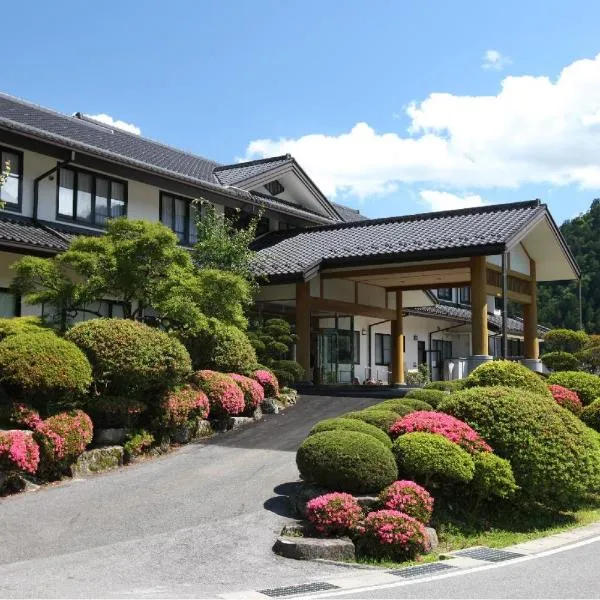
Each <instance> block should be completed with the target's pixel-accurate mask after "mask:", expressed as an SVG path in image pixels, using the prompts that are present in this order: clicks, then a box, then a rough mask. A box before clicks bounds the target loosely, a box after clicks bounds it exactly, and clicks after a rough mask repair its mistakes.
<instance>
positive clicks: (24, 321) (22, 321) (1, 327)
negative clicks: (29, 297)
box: [0, 317, 52, 340]
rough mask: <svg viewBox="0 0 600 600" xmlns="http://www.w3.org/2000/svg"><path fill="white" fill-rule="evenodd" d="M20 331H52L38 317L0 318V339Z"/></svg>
mask: <svg viewBox="0 0 600 600" xmlns="http://www.w3.org/2000/svg"><path fill="white" fill-rule="evenodd" d="M20 333H52V330H51V329H50V328H48V327H46V326H45V325H44V324H43V322H42V320H41V319H40V318H39V317H12V318H11V319H0V340H3V339H4V338H7V337H8V336H10V335H17V334H20Z"/></svg>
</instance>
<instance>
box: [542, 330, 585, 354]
mask: <svg viewBox="0 0 600 600" xmlns="http://www.w3.org/2000/svg"><path fill="white" fill-rule="evenodd" d="M588 341H589V336H588V334H587V333H586V332H585V331H574V330H573V329H552V330H551V331H549V332H548V333H547V334H546V335H545V336H544V350H545V351H547V352H570V353H571V354H574V353H576V352H579V351H580V350H583V347H584V346H585V345H586V344H587V343H588Z"/></svg>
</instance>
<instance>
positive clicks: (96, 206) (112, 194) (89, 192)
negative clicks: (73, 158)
mask: <svg viewBox="0 0 600 600" xmlns="http://www.w3.org/2000/svg"><path fill="white" fill-rule="evenodd" d="M126 214H127V184H126V183H125V182H124V181H118V180H116V179H112V178H110V177H106V176H104V175H96V174H95V173H89V172H88V171H80V170H78V169H71V168H68V167H64V168H62V169H60V170H59V175H58V218H59V219H62V220H69V221H75V222H78V223H84V224H89V225H96V226H99V227H104V226H105V225H106V221H107V220H108V219H113V218H116V217H122V216H124V215H126Z"/></svg>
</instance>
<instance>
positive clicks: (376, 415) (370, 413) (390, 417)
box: [342, 408, 412, 433]
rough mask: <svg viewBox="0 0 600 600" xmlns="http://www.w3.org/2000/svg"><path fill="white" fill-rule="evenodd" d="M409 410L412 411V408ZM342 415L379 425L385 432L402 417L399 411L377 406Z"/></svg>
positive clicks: (346, 417)
mask: <svg viewBox="0 0 600 600" xmlns="http://www.w3.org/2000/svg"><path fill="white" fill-rule="evenodd" d="M409 412H412V409H411V410H410V411H409ZM342 417H343V418H345V419H358V420H359V421H364V422H365V423H369V425H374V426H375V427H378V428H379V429H381V431H384V432H385V433H387V432H388V431H389V430H390V427H391V426H392V425H393V424H394V423H395V422H396V421H397V420H398V419H400V415H399V414H398V413H395V412H392V411H391V410H383V409H375V408H370V409H365V410H359V411H356V412H349V413H346V414H345V415H342Z"/></svg>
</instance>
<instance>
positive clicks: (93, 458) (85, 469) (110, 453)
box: [71, 446, 123, 477]
mask: <svg viewBox="0 0 600 600" xmlns="http://www.w3.org/2000/svg"><path fill="white" fill-rule="evenodd" d="M122 464H123V447H122V446H105V447H103V448H94V449H93V450H87V451H86V452H84V453H83V454H82V455H81V456H80V457H79V458H78V459H77V461H76V462H75V463H74V464H72V465H71V474H72V475H73V477H88V476H89V475H93V474H95V473H102V472H103V471H110V470H111V469H116V468H117V467H120V466H121V465H122Z"/></svg>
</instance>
